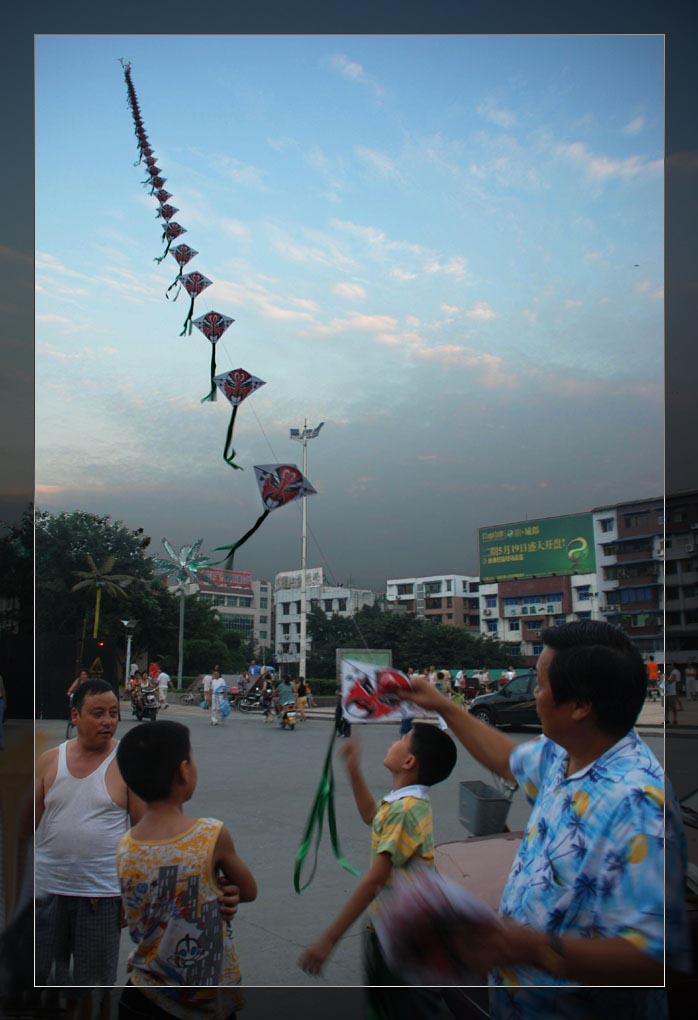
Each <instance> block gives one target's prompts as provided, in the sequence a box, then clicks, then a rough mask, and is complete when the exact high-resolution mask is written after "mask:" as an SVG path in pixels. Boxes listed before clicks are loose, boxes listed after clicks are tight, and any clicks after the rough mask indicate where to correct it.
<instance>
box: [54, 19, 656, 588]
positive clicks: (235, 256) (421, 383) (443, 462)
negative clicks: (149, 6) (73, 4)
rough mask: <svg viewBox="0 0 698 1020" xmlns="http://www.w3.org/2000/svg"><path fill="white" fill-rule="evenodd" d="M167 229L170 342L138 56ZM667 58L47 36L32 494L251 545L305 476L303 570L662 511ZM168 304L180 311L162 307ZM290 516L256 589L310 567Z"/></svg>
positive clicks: (638, 40)
mask: <svg viewBox="0 0 698 1020" xmlns="http://www.w3.org/2000/svg"><path fill="white" fill-rule="evenodd" d="M120 57H123V58H125V59H127V60H130V61H131V64H132V77H133V83H134V86H135V89H136V92H137V95H138V98H139V102H140V107H141V112H142V115H143V119H144V123H145V127H146V131H147V133H148V136H149V139H150V143H151V145H152V147H153V148H154V150H155V152H156V154H157V156H158V165H159V166H160V167H161V168H162V171H163V176H164V177H166V178H167V181H166V184H165V188H166V189H167V190H168V191H169V192H171V193H172V197H171V199H170V200H169V201H170V204H173V205H175V206H176V207H177V208H178V210H179V211H178V213H177V214H176V216H175V219H176V220H177V222H179V223H181V224H182V225H183V226H184V227H186V228H187V233H186V234H185V235H184V236H183V237H182V238H181V241H183V242H186V243H187V244H189V245H190V246H191V247H193V248H195V249H196V250H197V251H198V252H199V255H198V256H197V257H196V258H195V259H194V260H193V261H192V262H191V263H190V264H189V266H188V267H187V268H188V269H190V270H194V269H196V270H198V271H200V272H202V273H204V274H205V275H206V276H207V277H208V278H209V279H211V280H213V281H214V282H213V284H212V286H210V287H209V288H208V289H207V290H206V291H205V292H204V293H203V294H202V295H201V296H200V297H199V298H198V299H197V301H196V304H195V312H194V314H195V316H198V315H202V314H204V313H205V312H207V311H209V310H211V309H215V310H216V311H219V312H222V313H224V314H226V315H228V316H230V317H232V318H234V319H235V323H234V324H233V325H232V326H231V327H230V329H229V330H228V331H227V333H226V334H225V335H224V337H223V338H222V340H221V341H220V342H219V343H218V345H217V365H218V371H226V370H227V369H232V368H238V367H243V368H245V369H247V370H248V371H249V372H251V373H252V374H253V375H255V376H258V377H260V378H262V379H264V380H265V381H266V385H265V386H264V387H262V388H261V389H259V390H258V391H257V392H256V393H254V394H253V395H252V396H251V397H250V398H249V399H248V400H247V401H246V402H245V403H243V404H242V405H241V407H240V410H239V413H238V415H237V421H236V425H235V437H234V446H235V449H236V453H237V457H236V460H237V463H239V464H241V465H242V466H243V467H244V470H243V471H233V470H231V469H230V468H229V467H228V466H227V465H226V464H225V462H224V460H223V457H222V453H223V445H224V440H225V432H226V429H227V425H228V420H229V417H230V407H229V405H228V404H227V402H225V401H224V400H219V401H218V402H216V403H203V404H202V403H201V398H202V397H203V396H204V395H205V394H206V392H207V390H208V375H209V361H210V345H209V342H208V341H207V340H206V339H205V338H204V337H203V336H202V335H201V334H200V333H198V331H197V330H196V329H195V330H193V332H192V335H191V336H185V337H180V336H179V335H178V334H179V333H180V331H181V328H182V322H183V320H184V317H185V315H186V312H187V308H188V304H189V299H188V297H187V295H186V294H184V293H183V294H181V295H180V297H179V298H178V300H177V301H176V302H172V301H171V300H167V299H166V297H165V292H166V290H167V287H168V286H169V285H170V283H171V282H172V281H173V280H174V277H175V276H176V273H177V266H176V264H175V262H174V259H172V258H171V257H170V256H168V257H167V258H166V259H165V260H164V261H163V262H162V263H160V264H157V263H156V262H155V261H154V258H155V257H156V256H158V255H160V254H161V253H162V251H163V248H164V245H163V244H162V243H161V240H160V236H161V229H160V226H159V225H160V223H161V221H160V220H158V219H156V215H155V214H156V210H157V204H156V201H155V199H154V198H153V197H152V196H149V195H148V192H147V189H146V188H144V187H143V185H142V184H141V183H140V182H141V181H142V180H143V179H144V178H145V171H144V168H143V167H142V166H134V161H135V160H136V159H137V155H138V154H137V149H136V139H135V135H134V132H133V123H132V119H131V113H130V110H129V108H128V105H127V103H126V88H125V83H124V79H123V73H122V69H121V66H120V64H119V62H118V58H120ZM663 62H664V53H663V40H662V38H661V37H658V36H657V37H651V36H650V37H647V36H632V37H593V36H585V37H554V36H547V37H535V36H516V37H514V36H512V37H506V36H498V37H486V36H478V37H467V36H444V37H439V36H423V37H416V36H411V37H408V36H405V37H399V36H391V37H381V36H348V37H342V36H313V37H303V36H296V37H293V36H285V37H249V36H248V37H220V36H217V37H213V36H211V37H201V36H199V37H183V36H176V37H175V36H160V37H150V36H130V37H117V36H111V37H107V36H100V37H96V36H80V37H78V36H75V37H71V36H52V37H45V36H38V37H37V40H36V223H37V226H36V320H37V321H36V415H37V419H36V487H37V492H36V500H37V505H38V506H39V507H41V508H43V509H47V510H51V511H54V512H57V511H61V510H72V509H83V510H89V511H92V512H95V513H100V514H102V513H108V514H111V515H112V516H113V517H114V518H116V519H121V520H123V521H124V522H125V523H127V524H128V525H129V526H131V527H144V528H145V530H146V532H147V533H148V534H150V535H151V536H152V537H153V552H154V553H155V554H156V555H161V554H162V549H161V547H160V540H161V538H163V537H165V538H167V539H168V540H169V541H170V542H171V543H172V544H174V545H176V546H178V545H181V544H184V543H189V542H191V541H193V540H194V539H196V538H202V539H203V542H204V551H205V552H207V553H209V554H210V555H211V556H212V558H214V559H218V558H220V557H221V555H222V554H221V553H216V552H214V551H213V550H214V549H215V547H217V546H224V545H229V544H230V543H232V542H234V541H236V540H237V539H238V538H239V537H240V536H241V535H242V534H243V533H244V532H246V531H247V530H248V528H249V527H251V525H252V524H253V523H254V521H255V520H256V519H257V517H258V516H259V513H260V512H261V510H262V505H261V502H260V498H259V493H258V490H257V486H256V482H255V477H254V471H253V466H254V465H256V464H269V463H275V462H292V463H297V464H299V465H300V464H301V457H302V450H301V448H300V446H299V445H298V444H297V443H294V442H292V441H291V440H290V439H289V429H290V428H292V427H299V426H302V425H303V423H304V421H306V420H307V422H308V424H309V425H317V424H318V423H319V422H320V421H324V422H325V423H326V424H325V425H324V427H323V429H322V431H321V433H320V435H319V436H318V437H317V438H316V439H314V440H312V442H311V443H310V444H309V446H308V471H307V474H308V477H309V479H310V481H311V482H312V484H313V485H314V487H315V488H316V489H317V495H315V496H312V497H310V498H309V499H308V501H307V510H308V524H309V532H310V535H309V543H308V564H309V565H313V566H314V565H318V566H323V567H324V568H325V572H326V576H327V577H328V579H330V580H332V581H336V582H342V583H351V584H354V585H358V586H367V587H371V588H374V589H376V590H381V589H383V588H384V586H385V581H386V579H388V578H397V577H408V576H421V575H431V574H440V573H464V574H476V573H477V569H478V550H477V529H478V528H479V527H482V526H485V525H493V524H499V523H506V522H509V521H517V520H523V519H525V518H526V517H531V518H533V517H542V516H547V515H553V514H565V513H574V512H578V511H582V510H587V509H590V508H592V507H594V506H598V505H603V504H606V503H612V502H615V501H620V500H630V499H640V498H645V497H651V496H655V495H658V494H659V493H661V492H662V489H663V452H662V445H663V429H664V423H663V416H664V407H663V300H664V294H663V162H662V160H663V139H664V96H663V77H664V66H663ZM172 293H173V292H172ZM300 546H301V542H300V504H299V503H296V504H291V505H289V506H287V507H284V508H281V509H279V510H278V511H276V512H274V513H273V514H272V515H271V516H270V518H269V519H268V520H267V521H266V522H265V523H264V525H263V527H262V528H260V530H259V531H258V532H257V533H256V535H255V536H253V538H251V539H250V540H249V542H248V543H247V544H246V545H245V546H244V547H243V548H241V549H240V551H239V552H238V553H237V555H236V559H235V567H236V568H237V569H240V570H249V571H251V572H252V573H253V574H254V575H255V576H257V577H266V578H270V577H273V575H274V574H275V573H276V572H277V571H279V570H288V569H295V568H297V567H298V566H300V555H301V549H300Z"/></svg>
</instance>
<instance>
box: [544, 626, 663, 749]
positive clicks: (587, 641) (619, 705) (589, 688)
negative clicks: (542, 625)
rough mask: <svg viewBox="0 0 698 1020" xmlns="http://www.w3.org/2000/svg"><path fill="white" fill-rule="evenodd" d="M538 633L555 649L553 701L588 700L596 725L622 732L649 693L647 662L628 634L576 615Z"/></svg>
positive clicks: (632, 719) (630, 726) (552, 673)
mask: <svg viewBox="0 0 698 1020" xmlns="http://www.w3.org/2000/svg"><path fill="white" fill-rule="evenodd" d="M541 638H542V640H543V644H544V645H546V646H547V647H548V648H551V649H552V650H553V651H554V652H555V655H554V656H553V658H552V660H551V662H550V668H549V678H550V688H551V691H552V695H553V699H554V701H555V704H556V705H561V704H564V703H566V702H570V701H579V702H582V703H584V702H586V703H588V704H591V707H592V709H593V711H594V715H595V716H596V722H597V725H598V727H599V729H600V730H603V732H605V733H610V734H611V735H613V736H618V737H622V736H625V734H626V733H627V732H628V731H629V730H631V729H632V728H633V726H634V725H635V722H636V720H637V717H638V715H639V714H640V711H641V710H642V707H643V705H644V703H645V698H646V697H647V670H646V669H645V663H644V662H643V660H642V656H641V654H640V652H639V651H638V650H637V648H636V647H635V645H634V644H633V643H632V641H631V640H630V638H629V637H628V635H627V634H626V633H625V632H624V631H622V630H621V629H620V627H614V626H613V625H612V624H610V623H607V622H606V621H605V620H577V621H575V622H573V623H563V624H561V625H560V626H559V627H547V628H546V629H545V630H544V631H543V632H542V634H541Z"/></svg>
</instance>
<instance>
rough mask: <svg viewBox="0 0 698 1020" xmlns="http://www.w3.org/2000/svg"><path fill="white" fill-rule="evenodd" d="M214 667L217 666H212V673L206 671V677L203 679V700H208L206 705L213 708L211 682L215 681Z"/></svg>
mask: <svg viewBox="0 0 698 1020" xmlns="http://www.w3.org/2000/svg"><path fill="white" fill-rule="evenodd" d="M214 669H215V667H212V668H211V672H210V673H206V675H205V676H204V679H203V688H204V690H203V695H204V697H203V700H204V701H205V702H206V705H205V707H206V708H208V709H210V708H211V684H212V683H213V670H214Z"/></svg>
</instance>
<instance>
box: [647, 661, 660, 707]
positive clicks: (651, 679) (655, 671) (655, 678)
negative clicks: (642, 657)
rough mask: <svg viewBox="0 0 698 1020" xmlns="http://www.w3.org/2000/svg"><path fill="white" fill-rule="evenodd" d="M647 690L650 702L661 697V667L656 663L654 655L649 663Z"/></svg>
mask: <svg viewBox="0 0 698 1020" xmlns="http://www.w3.org/2000/svg"><path fill="white" fill-rule="evenodd" d="M647 688H648V692H649V697H650V701H656V699H657V697H658V695H659V666H658V665H657V663H656V662H655V659H654V655H650V657H649V659H648V661H647Z"/></svg>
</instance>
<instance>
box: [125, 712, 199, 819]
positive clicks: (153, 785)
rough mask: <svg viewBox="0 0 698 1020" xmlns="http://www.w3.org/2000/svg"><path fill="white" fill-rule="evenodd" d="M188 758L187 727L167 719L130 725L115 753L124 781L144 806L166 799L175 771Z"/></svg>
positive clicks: (189, 753)
mask: <svg viewBox="0 0 698 1020" xmlns="http://www.w3.org/2000/svg"><path fill="white" fill-rule="evenodd" d="M190 757H191V740H190V736H189V727H188V726H184V725H182V723H178V722H174V720H169V719H167V720H165V719H162V720H161V721H160V722H144V723H140V725H139V726H134V727H133V729H131V730H129V731H128V733H127V734H126V735H125V736H124V737H122V739H121V740H120V741H119V746H118V748H117V751H116V761H117V764H118V766H119V770H120V772H121V775H122V776H123V779H124V782H125V783H126V785H127V786H128V787H129V789H131V790H133V792H134V793H135V794H136V796H137V797H140V798H141V800H144V801H145V802H146V804H150V803H152V802H153V801H155V800H165V798H166V797H169V795H170V792H171V790H172V783H173V781H174V777H175V773H176V771H177V769H178V768H179V766H180V764H181V763H182V762H183V761H189V759H190Z"/></svg>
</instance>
